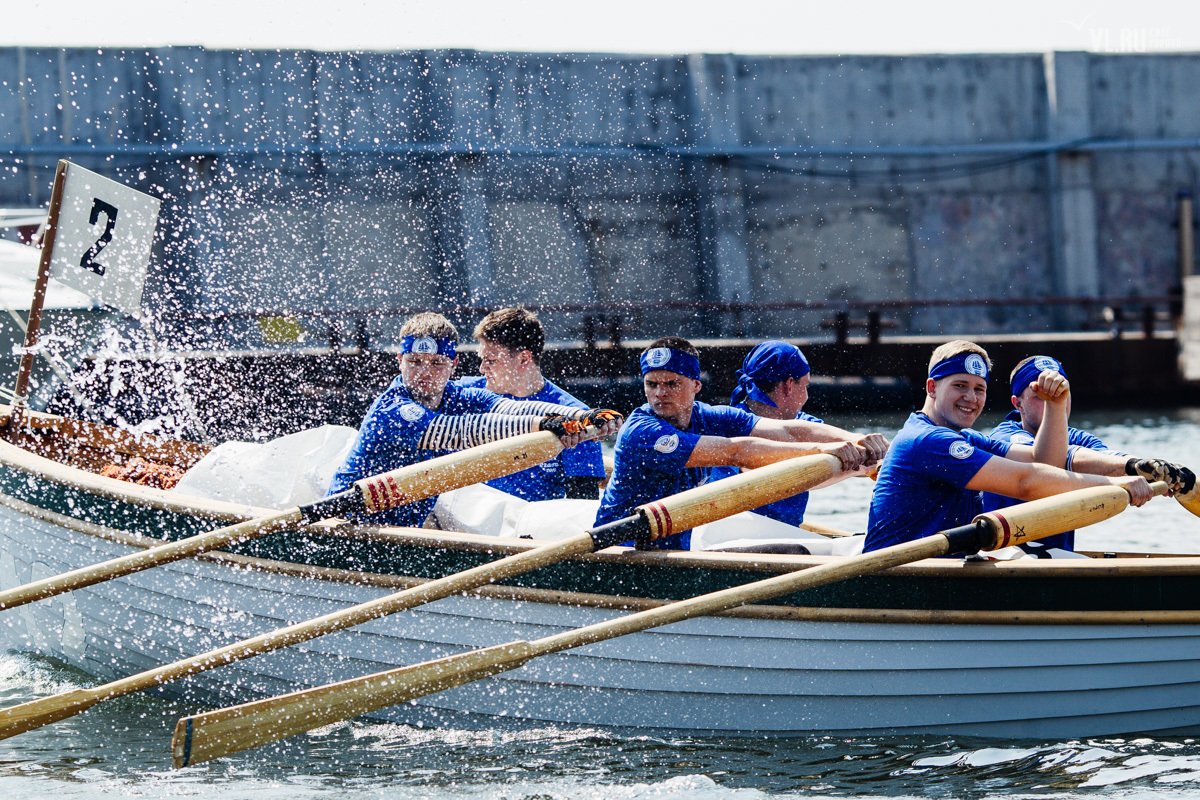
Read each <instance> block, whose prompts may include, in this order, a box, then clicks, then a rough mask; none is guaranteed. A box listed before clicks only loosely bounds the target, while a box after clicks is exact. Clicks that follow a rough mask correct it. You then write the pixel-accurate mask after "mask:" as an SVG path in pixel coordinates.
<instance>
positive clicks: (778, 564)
mask: <svg viewBox="0 0 1200 800" xmlns="http://www.w3.org/2000/svg"><path fill="white" fill-rule="evenodd" d="M39 417H41V418H44V419H48V420H62V421H64V422H66V421H67V420H65V419H64V418H62V417H56V416H54V415H48V414H40V415H39ZM85 424H88V425H94V426H95V427H96V428H98V429H99V428H102V427H104V426H101V425H98V424H95V423H85ZM0 465H2V466H8V467H11V468H13V469H17V470H20V471H22V472H25V473H26V474H29V475H33V476H36V477H39V478H41V479H43V480H46V481H49V482H51V483H54V484H58V485H61V486H65V487H69V488H74V489H80V490H83V491H86V492H89V493H92V494H94V495H98V496H101V497H104V498H107V499H111V500H118V501H121V502H123V503H125V504H127V505H132V506H137V507H141V508H146V509H150V510H155V511H167V512H171V513H178V514H182V515H190V516H195V517H200V518H202V519H206V520H216V521H228V522H230V523H235V522H242V521H245V520H249V519H254V518H256V517H266V516H272V515H276V514H279V513H280V510H279V509H270V508H261V507H256V506H250V505H244V504H237V503H230V502H227V501H222V500H212V499H209V498H202V497H196V496H194V495H181V494H178V493H175V492H172V491H169V490H164V489H158V488H154V487H149V486H141V485H138V484H133V483H129V482H127V481H122V480H118V479H116V478H109V477H105V476H103V475H99V474H96V473H93V472H89V471H87V470H85V469H81V468H79V467H75V466H71V465H68V464H63V463H61V462H58V461H55V460H53V459H50V458H47V457H45V456H41V455H38V454H37V453H33V452H31V451H29V450H27V449H25V448H23V447H20V446H18V445H15V444H13V443H11V442H8V441H6V440H4V439H3V438H0ZM9 501H12V503H18V504H21V505H22V506H25V507H27V508H29V509H33V508H37V509H38V510H39V511H41V512H44V513H46V514H52V515H55V517H56V518H58V519H59V524H61V523H62V522H64V521H66V520H70V521H72V522H73V523H79V524H81V525H83V526H85V527H84V528H76V529H77V530H82V531H84V532H89V533H92V535H96V533H95V532H94V531H91V530H87V528H88V527H94V528H95V529H96V530H97V531H100V530H103V531H110V532H111V533H113V534H119V535H120V536H127V537H130V538H131V539H132V540H140V542H142V544H140V545H139V546H144V547H149V546H151V545H153V544H161V543H162V540H161V539H157V538H155V537H146V536H142V535H140V534H134V533H126V532H118V531H116V530H115V529H109V528H104V527H103V526H98V525H93V523H87V522H84V521H82V520H77V519H75V518H72V517H67V516H62V515H57V514H55V512H52V511H48V510H46V509H42V508H40V507H39V506H34V505H32V504H27V503H24V501H20V500H17V499H16V498H11V497H8V496H7V495H3V494H0V502H3V503H5V504H9V505H11V504H12V503H10V502H9ZM26 513H28V512H26ZM308 529H309V530H313V529H319V530H321V531H322V532H323V533H324V534H326V535H331V536H343V537H346V538H352V539H360V540H368V541H376V542H381V543H385V544H395V545H403V546H420V547H430V548H439V549H448V550H459V551H465V552H481V553H486V554H488V555H493V556H496V557H503V556H508V555H514V554H516V553H521V552H525V551H528V550H531V549H534V548H536V547H539V546H541V545H544V544H546V543H547V541H548V540H544V539H541V540H535V539H524V538H515V537H496V536H487V535H481V534H473V533H465V532H458V531H445V530H439V529H433V528H400V527H380V526H368V525H354V524H351V523H347V522H344V521H337V522H336V523H335V522H331V521H326V522H325V523H320V524H319V527H318V526H308ZM239 557H242V556H239ZM244 557H245V558H251V557H249V556H244ZM844 558H845V556H815V555H792V554H761V553H722V552H720V551H671V550H655V551H638V550H634V549H633V548H628V547H612V548H609V549H607V550H604V551H600V552H597V553H589V554H585V555H581V556H577V557H575V558H574V559H572V560H579V561H584V562H586V561H599V562H600V563H626V564H653V565H657V566H663V565H669V566H671V567H678V568H686V569H734V570H740V571H747V572H761V573H770V574H778V573H784V572H792V571H794V570H797V569H804V568H806V567H813V566H818V565H820V564H825V563H831V562H840V561H841V560H843V559H844ZM262 560H263V561H268V560H270V561H273V562H277V563H280V564H287V563H292V562H287V561H282V560H274V559H262ZM879 574H886V575H889V576H897V577H899V576H913V577H917V576H928V577H935V576H936V577H940V578H947V577H951V578H969V579H979V578H986V579H1004V578H1008V577H1014V576H1020V577H1025V578H1027V577H1030V576H1032V575H1037V576H1041V575H1045V576H1047V577H1048V578H1049V577H1097V578H1100V577H1114V576H1135V575H1137V576H1146V575H1164V576H1165V575H1171V576H1179V575H1182V576H1186V575H1200V554H1197V555H1173V554H1157V553H1144V554H1136V555H1134V554H1117V555H1116V557H1113V558H1109V557H1104V558H1091V559H1084V558H1071V559H1034V558H1025V559H1013V560H995V561H992V560H970V561H968V560H964V559H947V558H932V559H925V560H923V561H918V562H914V563H910V564H903V565H899V566H896V567H891V568H889V569H887V570H884V571H881V572H880V573H879ZM381 577H386V576H381Z"/></svg>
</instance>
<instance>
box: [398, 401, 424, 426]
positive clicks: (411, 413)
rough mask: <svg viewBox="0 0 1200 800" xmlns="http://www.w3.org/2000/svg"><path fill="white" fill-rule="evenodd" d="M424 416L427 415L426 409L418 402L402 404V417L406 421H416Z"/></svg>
mask: <svg viewBox="0 0 1200 800" xmlns="http://www.w3.org/2000/svg"><path fill="white" fill-rule="evenodd" d="M423 416H425V409H423V408H421V407H420V406H419V405H417V404H416V403H405V404H404V405H402V406H400V418H401V419H403V420H404V421H405V422H416V421H417V420H419V419H420V418H421V417H423Z"/></svg>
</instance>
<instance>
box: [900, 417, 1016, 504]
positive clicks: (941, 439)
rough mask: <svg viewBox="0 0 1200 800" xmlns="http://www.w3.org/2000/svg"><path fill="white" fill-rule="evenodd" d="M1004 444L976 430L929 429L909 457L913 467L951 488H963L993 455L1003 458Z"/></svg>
mask: <svg viewBox="0 0 1200 800" xmlns="http://www.w3.org/2000/svg"><path fill="white" fill-rule="evenodd" d="M1007 452H1008V445H1007V444H1005V443H1003V442H997V441H995V440H994V439H989V438H988V437H986V436H984V435H983V434H981V433H979V432H978V431H973V430H969V429H968V430H962V431H953V430H950V429H949V428H943V427H931V428H930V429H929V430H928V431H926V432H925V434H924V435H922V436H921V438H920V439H919V440H918V442H917V446H916V447H914V448H913V450H912V452H911V454H910V456H911V458H912V460H913V465H914V467H915V468H916V469H917V470H919V471H921V472H923V473H925V474H927V475H929V476H931V477H934V478H937V479H939V480H943V481H945V482H946V483H949V484H950V485H952V486H957V487H958V488H960V489H965V488H966V486H967V484H968V483H970V482H971V479H972V478H974V477H975V475H976V473H978V472H979V470H980V469H981V468H982V467H983V465H984V464H986V463H987V461H988V459H990V458H991V457H992V456H993V455H998V456H1003V455H1005V454H1006V453H1007Z"/></svg>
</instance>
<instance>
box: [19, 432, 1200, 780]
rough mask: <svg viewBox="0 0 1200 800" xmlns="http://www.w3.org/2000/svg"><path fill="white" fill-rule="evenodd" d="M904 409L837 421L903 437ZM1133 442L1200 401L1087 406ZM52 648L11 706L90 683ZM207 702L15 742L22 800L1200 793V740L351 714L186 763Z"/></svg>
mask: <svg viewBox="0 0 1200 800" xmlns="http://www.w3.org/2000/svg"><path fill="white" fill-rule="evenodd" d="M901 416H902V415H896V416H891V417H877V418H875V419H869V420H868V419H850V420H847V419H838V420H831V421H836V422H839V423H841V424H844V425H848V426H851V427H855V428H860V429H864V430H865V429H879V430H887V431H892V430H895V428H896V427H898V425H899V423H900V421H901ZM1073 422H1074V423H1075V424H1077V425H1080V426H1081V427H1088V428H1089V429H1091V430H1093V431H1094V432H1096V433H1097V434H1099V435H1100V436H1101V437H1102V438H1104V439H1106V440H1108V441H1109V443H1110V444H1112V445H1113V446H1117V447H1122V448H1124V449H1126V450H1128V451H1129V452H1131V453H1137V454H1142V455H1155V456H1161V457H1164V458H1169V459H1174V460H1179V461H1183V462H1184V463H1188V462H1189V461H1190V462H1192V463H1197V461H1198V460H1197V459H1196V458H1195V447H1196V444H1197V443H1200V409H1190V410H1182V411H1177V412H1171V413H1162V414H1155V415H1152V416H1145V415H1141V414H1132V413H1129V414H1121V413H1109V414H1105V415H1090V416H1089V415H1085V414H1081V413H1078V412H1077V413H1076V415H1075V417H1074V419H1073ZM869 491H870V485H869V482H868V481H865V480H856V481H848V482H846V483H845V484H842V485H839V486H837V487H833V488H830V489H826V490H823V491H821V492H818V493H816V494H814V496H813V501H812V503H811V505H810V509H811V510H810V515H811V517H812V518H813V519H819V520H821V521H824V522H829V523H832V524H837V525H840V526H843V527H847V528H852V529H856V530H861V529H862V527H863V525H864V524H865V521H866V504H867V499H868V497H869ZM1080 546H1081V547H1084V548H1087V549H1101V550H1109V549H1112V550H1128V549H1147V550H1155V551H1159V552H1193V553H1195V552H1200V520H1198V519H1196V518H1194V517H1192V516H1191V515H1189V514H1188V513H1187V512H1186V511H1185V510H1184V509H1183V508H1182V507H1180V506H1179V505H1178V504H1177V503H1175V502H1173V501H1171V500H1167V499H1161V498H1160V499H1156V500H1155V501H1153V502H1152V503H1151V504H1149V505H1148V506H1147V507H1145V508H1142V509H1131V510H1129V511H1126V512H1125V513H1124V514H1122V515H1121V517H1120V518H1118V519H1116V520H1112V521H1109V522H1106V523H1103V524H1101V525H1097V526H1093V527H1092V528H1089V529H1086V531H1085V532H1083V533H1081V534H1080ZM88 683H89V678H88V677H87V676H86V675H83V674H81V673H78V672H76V671H74V670H70V669H67V668H64V667H62V666H60V665H57V664H55V663H52V662H48V661H46V660H44V659H39V658H35V657H32V656H28V655H22V654H15V653H10V654H6V655H0V704H3V705H12V704H15V703H19V702H23V701H26V700H30V699H33V698H35V697H40V696H45V695H48V694H53V693H56V692H60V691H64V690H67V689H70V688H72V687H75V686H86V685H88ZM195 710H196V709H194V708H187V707H184V706H183V705H181V704H179V703H175V702H171V701H167V700H163V699H161V698H156V697H147V696H142V697H129V698H122V699H120V700H117V701H113V702H110V703H107V704H102V705H100V706H99V707H97V708H95V709H93V710H91V711H89V712H87V713H85V714H82V715H80V716H78V717H75V718H74V719H70V720H65V721H63V722H59V723H56V724H54V725H50V726H47V727H45V728H42V729H40V730H37V731H32V732H30V733H26V734H23V735H20V736H17V737H14V738H12V739H8V740H6V741H3V742H0V791H4V792H5V793H6V794H7V796H9V797H13V798H43V797H45V798H50V797H53V798H63V799H65V798H100V797H201V796H222V797H247V798H278V799H279V800H295V799H296V798H374V797H387V798H458V797H462V796H464V795H470V796H472V797H475V798H478V799H479V800H492V799H493V798H494V799H495V800H501V799H502V798H503V799H504V800H516V799H517V798H531V799H532V798H559V797H578V798H601V799H602V800H624V798H696V799H697V800H708V799H709V798H720V799H724V798H739V799H740V798H756V797H782V798H788V797H804V798H821V797H893V798H899V797H946V798H962V797H967V798H975V797H992V796H1004V797H1006V798H1025V797H1030V798H1056V797H1070V798H1091V797H1120V798H1154V799H1155V800H1168V799H1169V798H1184V797H1187V798H1193V797H1197V796H1200V740H1196V739H1191V738H1177V739H1150V738H1125V739H1097V740H1086V741H1047V742H1040V741H1020V742H1013V741H1005V740H978V739H965V738H964V739H954V738H946V737H901V738H886V739H883V738H873V739H829V738H812V737H810V738H801V739H764V738H757V737H744V738H735V737H727V736H719V737H697V736H667V735H654V736H647V735H642V734H639V733H636V732H629V731H613V730H598V729H590V730H579V729H560V728H555V727H537V728H524V729H496V730H494V731H484V732H480V731H460V730H430V729H421V728H414V727H409V726H401V725H382V724H376V723H364V722H352V723H344V724H340V725H336V726H332V727H330V728H325V729H321V730H319V731H315V732H313V733H310V734H307V735H304V736H300V737H296V738H294V739H291V740H289V741H287V742H283V743H281V744H277V745H274V746H270V747H266V748H263V749H260V750H256V751H252V752H248V753H243V754H240V755H237V756H234V757H231V758H228V759H224V760H221V761H217V762H213V763H210V764H205V765H200V766H196V767H191V768H188V769H184V770H178V771H176V770H172V769H171V767H170V755H169V751H168V749H169V739H170V733H171V729H172V726H173V725H174V723H175V720H176V719H178V718H179V717H180V716H181V715H183V714H185V713H191V712H194V711H195Z"/></svg>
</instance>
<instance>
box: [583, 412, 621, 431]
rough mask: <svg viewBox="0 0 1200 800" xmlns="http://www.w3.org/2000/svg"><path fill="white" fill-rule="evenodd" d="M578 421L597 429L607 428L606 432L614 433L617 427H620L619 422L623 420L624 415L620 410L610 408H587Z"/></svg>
mask: <svg viewBox="0 0 1200 800" xmlns="http://www.w3.org/2000/svg"><path fill="white" fill-rule="evenodd" d="M580 421H581V422H582V423H583V424H584V425H588V426H590V427H593V428H595V429H596V430H598V431H604V430H605V429H606V428H607V429H608V430H607V433H615V432H616V430H617V428H620V427H621V423H622V422H624V421H625V415H624V414H622V413H621V412H620V411H613V410H612V409H611V408H589V409H588V411H587V413H586V414H584V415H583V416H582V417H581V418H580Z"/></svg>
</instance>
